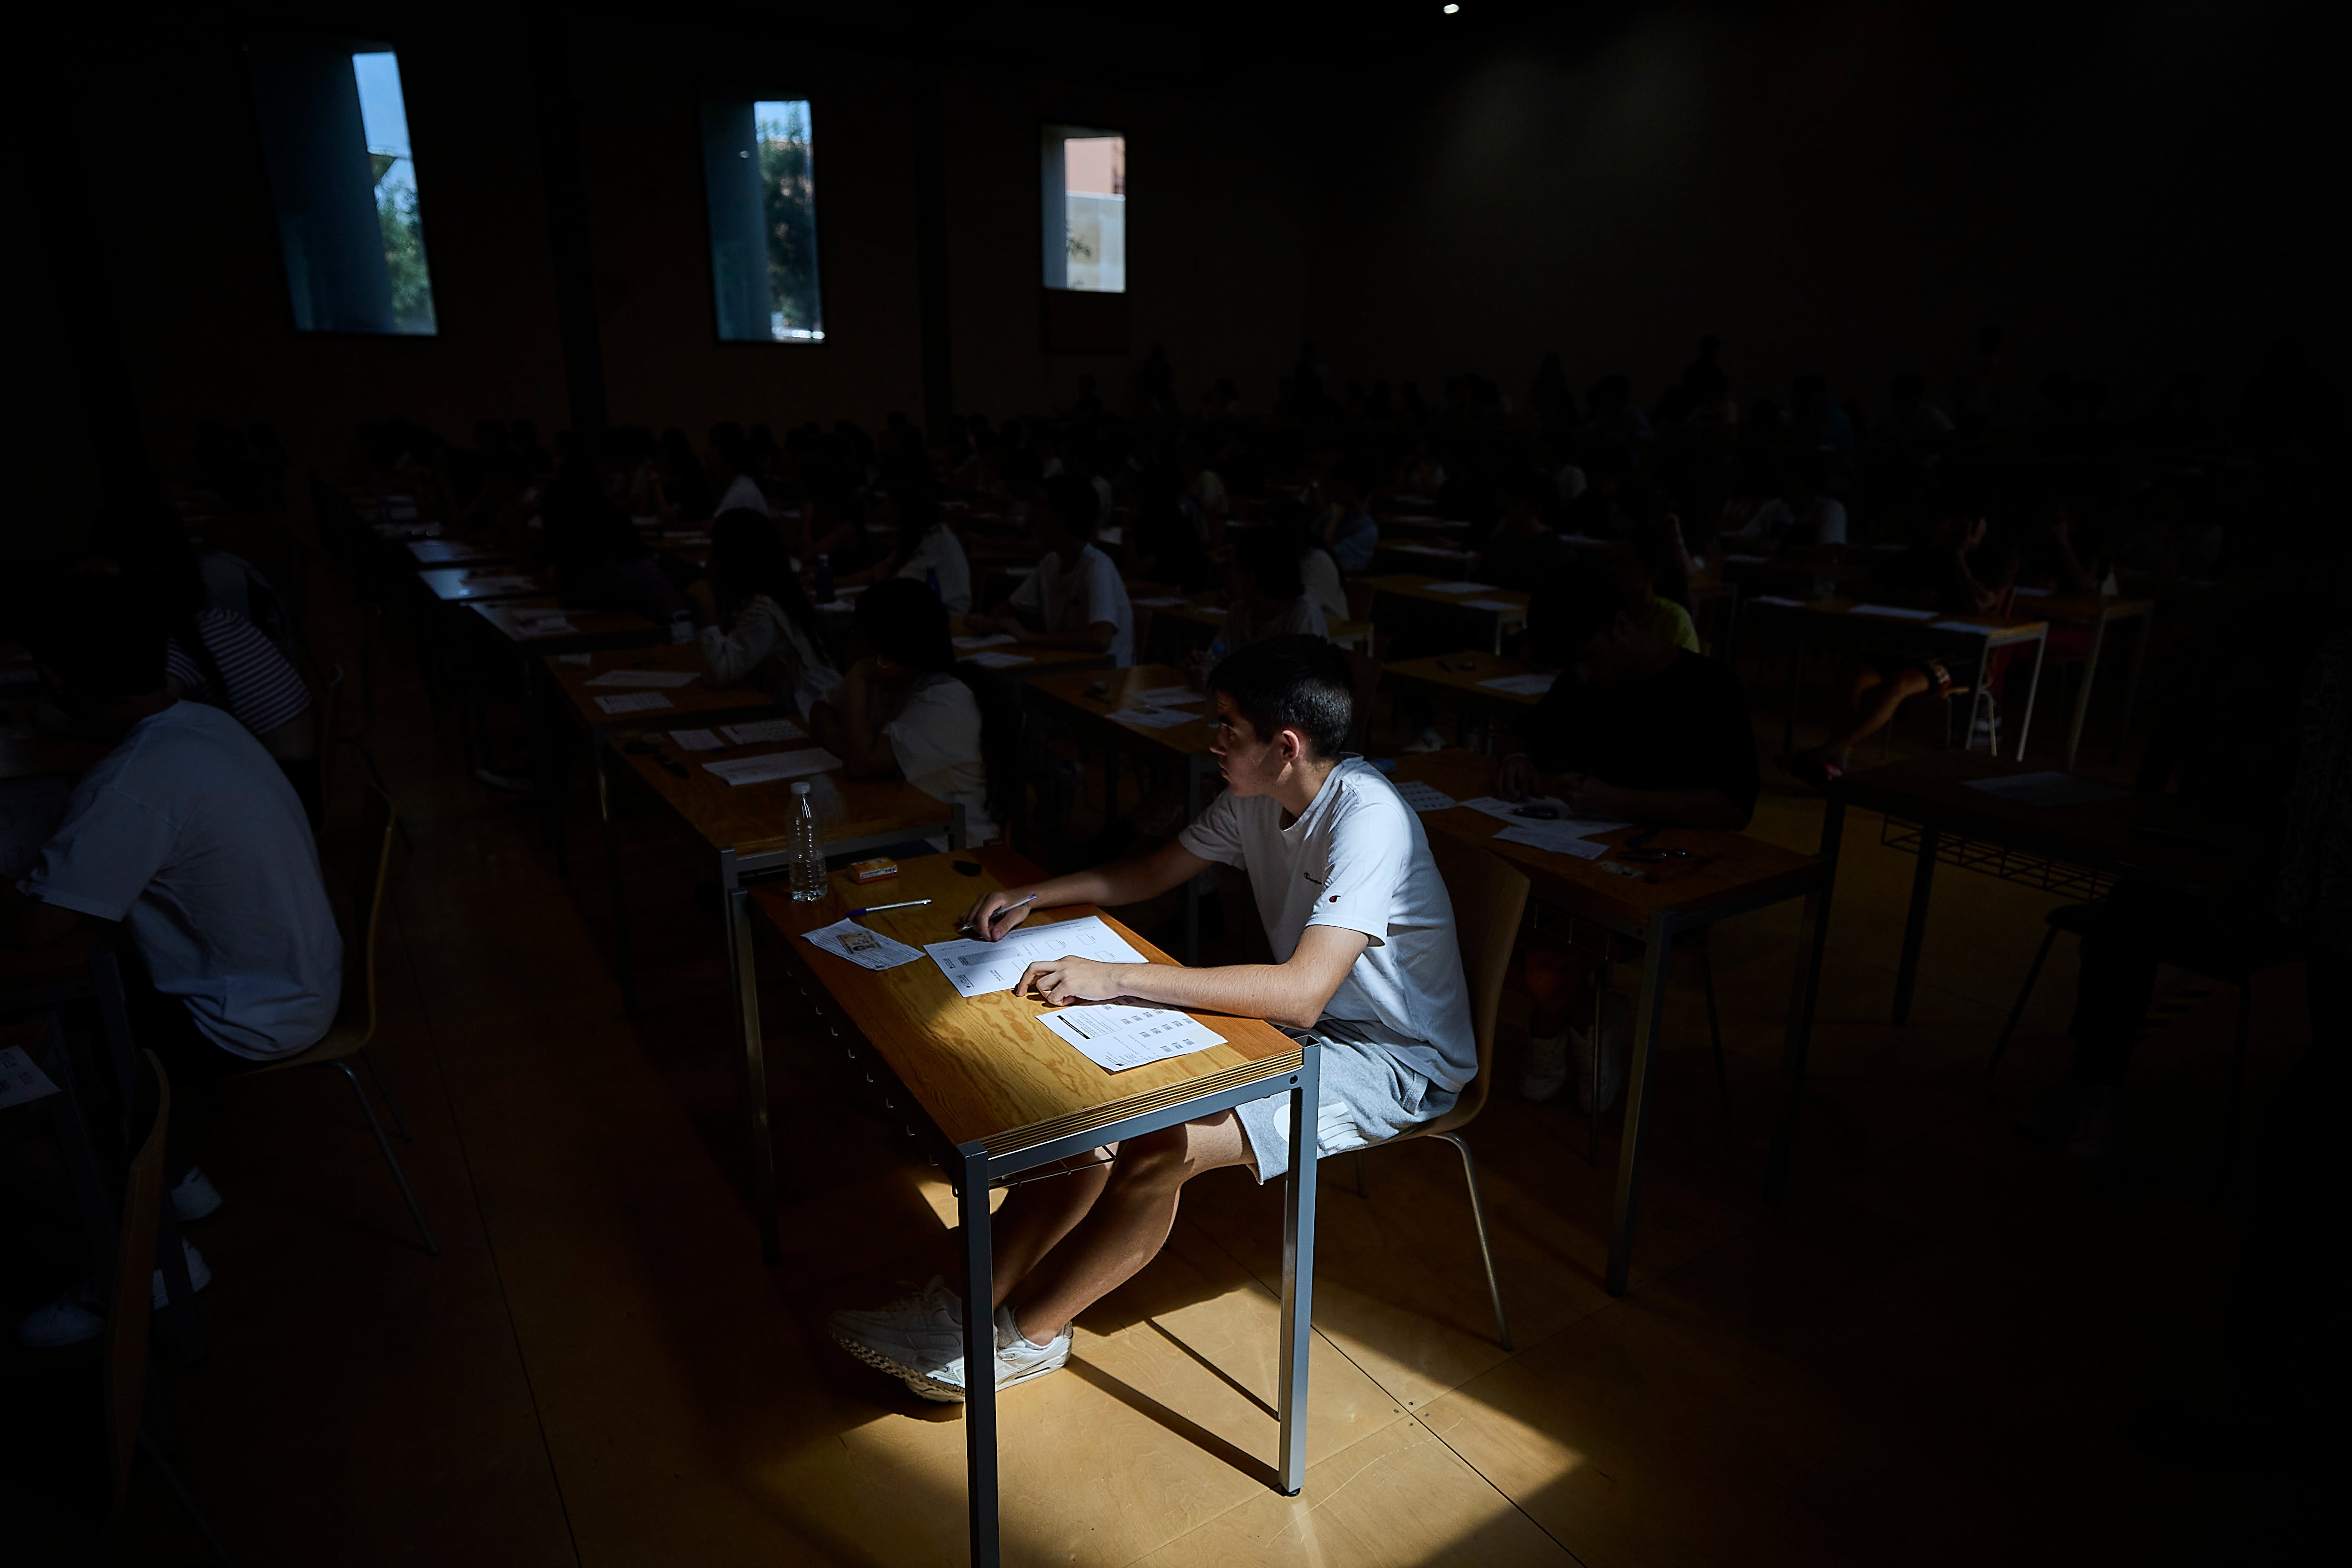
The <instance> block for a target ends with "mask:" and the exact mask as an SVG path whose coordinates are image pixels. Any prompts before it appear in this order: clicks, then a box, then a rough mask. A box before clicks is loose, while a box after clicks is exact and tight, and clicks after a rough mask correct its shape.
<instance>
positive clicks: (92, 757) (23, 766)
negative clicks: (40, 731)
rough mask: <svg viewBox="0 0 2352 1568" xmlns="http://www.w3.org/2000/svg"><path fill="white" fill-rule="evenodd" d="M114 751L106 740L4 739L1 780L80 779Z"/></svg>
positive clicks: (0, 744)
mask: <svg viewBox="0 0 2352 1568" xmlns="http://www.w3.org/2000/svg"><path fill="white" fill-rule="evenodd" d="M113 749H114V748H113V747H111V746H110V745H108V744H107V743H106V742H103V741H78V740H72V739H69V738H68V737H66V736H63V735H35V736H33V737H32V738H31V739H29V740H23V741H7V740H0V780H7V779H34V778H43V777H51V776H54V777H57V778H76V777H79V775H80V774H81V773H83V772H84V771H85V770H87V769H88V768H89V766H90V764H92V763H95V762H97V761H98V759H99V758H100V757H102V756H104V755H106V753H107V752H110V751H112V750H113Z"/></svg>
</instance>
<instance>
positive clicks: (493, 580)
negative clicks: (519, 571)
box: [466, 573, 541, 594]
mask: <svg viewBox="0 0 2352 1568" xmlns="http://www.w3.org/2000/svg"><path fill="white" fill-rule="evenodd" d="M466 586H467V587H468V588H471V589H473V590H475V591H476V592H477V593H482V594H536V593H538V592H540V590H541V583H540V581H539V579H538V578H536V577H515V576H509V575H504V574H499V573H489V574H484V575H481V576H476V575H473V574H468V575H467V578H466Z"/></svg>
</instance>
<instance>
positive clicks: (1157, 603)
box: [1129, 598, 1191, 610]
mask: <svg viewBox="0 0 2352 1568" xmlns="http://www.w3.org/2000/svg"><path fill="white" fill-rule="evenodd" d="M1129 603H1130V604H1135V605H1142V606H1143V607H1144V608H1145V609H1147V610H1172V609H1175V608H1177V607H1179V606H1180V605H1186V604H1189V603H1191V601H1190V600H1187V599H1165V598H1162V599H1131V600H1129Z"/></svg>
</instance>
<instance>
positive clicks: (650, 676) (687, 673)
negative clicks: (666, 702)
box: [580, 669, 696, 690]
mask: <svg viewBox="0 0 2352 1568" xmlns="http://www.w3.org/2000/svg"><path fill="white" fill-rule="evenodd" d="M694 679H696V677H695V672H694V671H693V670H690V669H608V670H606V671H605V672H604V674H602V675H599V676H596V677H595V678H593V679H589V680H583V681H582V682H581V683H580V684H581V685H583V686H650V687H655V688H658V689H662V690H667V689H669V688H671V687H673V686H685V685H688V684H689V683H690V682H692V681H693V680H694Z"/></svg>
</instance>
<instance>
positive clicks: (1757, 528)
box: [1723, 496, 1845, 545]
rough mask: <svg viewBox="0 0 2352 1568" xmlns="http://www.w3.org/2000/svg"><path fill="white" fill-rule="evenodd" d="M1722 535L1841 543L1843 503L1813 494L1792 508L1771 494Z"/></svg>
mask: <svg viewBox="0 0 2352 1568" xmlns="http://www.w3.org/2000/svg"><path fill="white" fill-rule="evenodd" d="M1723 537H1724V538H1726V539H1752V540H1755V541H1757V542H1771V543H1776V544H1795V545H1807V544H1843V543H1844V542H1845V503H1844V502H1843V501H1839V500H1832V499H1831V498H1830V497H1828V496H1815V497H1813V498H1812V499H1811V500H1809V501H1807V502H1805V503H1804V505H1802V506H1801V507H1792V506H1790V504H1789V503H1788V502H1787V501H1785V500H1781V499H1780V497H1779V496H1774V497H1773V498H1771V499H1770V500H1767V501H1765V502H1764V503H1763V504H1761V505H1760V506H1759V507H1757V509H1756V510H1754V511H1753V512H1751V513H1749V514H1748V521H1747V522H1746V523H1745V524H1743V525H1742V526H1741V527H1739V528H1738V529H1737V530H1734V531H1730V532H1727V533H1725V534H1724V535H1723Z"/></svg>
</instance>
